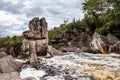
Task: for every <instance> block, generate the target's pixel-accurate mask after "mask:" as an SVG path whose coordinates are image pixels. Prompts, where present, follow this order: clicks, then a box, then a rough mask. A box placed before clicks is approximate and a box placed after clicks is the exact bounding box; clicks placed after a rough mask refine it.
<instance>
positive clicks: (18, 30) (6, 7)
mask: <svg viewBox="0 0 120 80" xmlns="http://www.w3.org/2000/svg"><path fill="white" fill-rule="evenodd" d="M83 2H84V0H0V37H6V36H14V35H22V32H23V31H26V30H28V23H29V21H30V20H31V19H32V18H33V17H39V18H42V17H45V18H46V21H47V23H48V29H49V30H50V29H52V28H54V27H58V26H59V25H60V24H62V23H64V20H66V19H69V21H71V20H72V19H73V18H76V19H82V18H83V17H84V14H83V10H82V3H83Z"/></svg>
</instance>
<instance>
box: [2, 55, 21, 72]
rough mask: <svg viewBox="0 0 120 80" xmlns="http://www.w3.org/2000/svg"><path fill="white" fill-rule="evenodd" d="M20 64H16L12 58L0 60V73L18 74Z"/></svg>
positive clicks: (7, 57)
mask: <svg viewBox="0 0 120 80" xmlns="http://www.w3.org/2000/svg"><path fill="white" fill-rule="evenodd" d="M21 67H22V64H21V63H18V62H16V61H15V60H14V59H13V57H12V56H6V57H3V58H1V59H0V73H10V72H16V71H17V72H20V71H21Z"/></svg>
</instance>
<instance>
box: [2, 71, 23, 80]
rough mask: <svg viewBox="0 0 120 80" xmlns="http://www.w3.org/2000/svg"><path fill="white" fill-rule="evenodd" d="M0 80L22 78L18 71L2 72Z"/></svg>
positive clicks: (17, 79)
mask: <svg viewBox="0 0 120 80" xmlns="http://www.w3.org/2000/svg"><path fill="white" fill-rule="evenodd" d="M0 80H22V79H21V78H20V77H19V73H18V72H11V73H0Z"/></svg>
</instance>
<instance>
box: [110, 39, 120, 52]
mask: <svg viewBox="0 0 120 80" xmlns="http://www.w3.org/2000/svg"><path fill="white" fill-rule="evenodd" d="M111 52H115V53H119V54H120V41H118V42H117V43H116V44H114V45H113V46H112V47H111Z"/></svg>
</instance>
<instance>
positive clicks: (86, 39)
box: [68, 33, 91, 48]
mask: <svg viewBox="0 0 120 80" xmlns="http://www.w3.org/2000/svg"><path fill="white" fill-rule="evenodd" d="M90 41H91V37H90V36H89V35H88V34H86V33H81V35H80V36H78V37H77V38H75V39H74V40H72V41H70V42H68V45H69V46H70V47H78V48H82V47H89V46H90V45H89V43H90Z"/></svg>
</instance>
